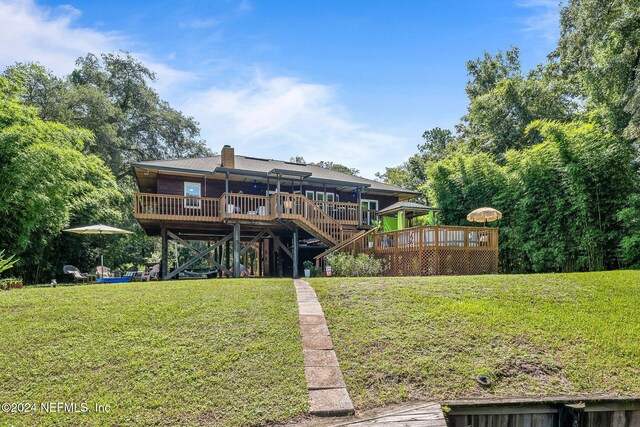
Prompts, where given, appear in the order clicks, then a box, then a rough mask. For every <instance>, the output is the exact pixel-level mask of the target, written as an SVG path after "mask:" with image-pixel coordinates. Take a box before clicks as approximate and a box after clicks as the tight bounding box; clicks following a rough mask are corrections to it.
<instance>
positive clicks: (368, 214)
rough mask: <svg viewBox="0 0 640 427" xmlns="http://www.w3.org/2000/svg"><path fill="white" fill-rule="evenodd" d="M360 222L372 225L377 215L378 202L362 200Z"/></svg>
mask: <svg viewBox="0 0 640 427" xmlns="http://www.w3.org/2000/svg"><path fill="white" fill-rule="evenodd" d="M361 202H362V222H363V223H365V224H367V225H372V224H373V221H374V220H375V219H376V215H377V213H378V201H377V200H368V199H362V200H361Z"/></svg>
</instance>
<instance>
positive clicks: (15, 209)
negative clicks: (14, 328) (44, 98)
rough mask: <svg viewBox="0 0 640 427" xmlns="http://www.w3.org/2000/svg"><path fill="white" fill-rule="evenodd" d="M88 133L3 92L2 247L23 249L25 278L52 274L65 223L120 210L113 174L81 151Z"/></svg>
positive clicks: (106, 216) (21, 269)
mask: <svg viewBox="0 0 640 427" xmlns="http://www.w3.org/2000/svg"><path fill="white" fill-rule="evenodd" d="M3 80H5V79H4V78H0V81H3ZM7 86H8V85H4V87H7ZM91 139H92V135H91V133H90V132H88V131H86V130H84V129H80V128H73V127H68V126H65V125H62V124H60V123H54V122H47V121H43V120H41V119H40V118H39V117H38V115H37V111H36V109H35V108H33V107H28V106H25V105H24V104H23V103H22V102H21V100H20V99H19V98H18V97H17V95H16V94H15V93H11V92H4V93H1V94H0V181H2V183H3V190H4V191H2V192H0V248H2V249H8V250H10V251H11V252H13V253H15V254H16V255H17V256H19V257H20V261H19V262H18V263H17V264H16V269H17V271H18V272H19V273H20V275H21V276H22V277H24V278H25V279H26V280H27V281H38V280H40V278H41V277H43V275H46V276H44V277H45V280H48V279H49V278H50V277H51V275H52V274H55V273H54V269H55V267H54V263H53V262H52V260H55V259H57V257H58V256H59V255H60V253H59V252H58V251H56V247H55V240H56V238H57V237H58V236H59V235H60V233H61V231H62V229H63V228H65V227H66V226H68V225H69V224H71V223H72V222H74V221H76V220H80V219H84V218H91V219H93V220H100V219H116V220H117V219H118V218H119V216H120V215H119V211H118V203H119V202H120V200H121V196H120V194H119V192H118V188H117V186H116V183H115V179H114V177H113V175H112V174H111V172H110V171H109V169H108V168H107V167H105V165H104V163H103V162H102V161H101V160H100V159H99V158H98V157H96V156H94V155H87V154H84V153H83V151H82V150H83V147H84V146H85V144H87V143H88V141H91ZM61 266H62V264H60V267H61Z"/></svg>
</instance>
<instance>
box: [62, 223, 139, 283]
mask: <svg viewBox="0 0 640 427" xmlns="http://www.w3.org/2000/svg"><path fill="white" fill-rule="evenodd" d="M63 231H68V232H69V233H76V234H100V235H105V234H133V231H128V230H123V229H121V228H115V227H109V226H108V225H103V224H98V225H88V226H86V227H77V228H68V229H66V230H63ZM100 271H101V272H102V274H103V275H104V250H103V251H102V254H101V255H100ZM103 277H104V276H103Z"/></svg>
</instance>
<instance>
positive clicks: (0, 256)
mask: <svg viewBox="0 0 640 427" xmlns="http://www.w3.org/2000/svg"><path fill="white" fill-rule="evenodd" d="M17 261H18V260H17V259H15V255H11V256H10V257H9V258H5V257H4V250H1V251H0V273H2V272H3V271H6V270H8V269H10V268H11V267H13V264H15V263H16V262H17Z"/></svg>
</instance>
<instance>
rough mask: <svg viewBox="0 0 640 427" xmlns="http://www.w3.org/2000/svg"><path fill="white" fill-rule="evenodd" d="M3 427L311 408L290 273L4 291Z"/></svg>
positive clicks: (225, 416) (0, 295)
mask: <svg viewBox="0 0 640 427" xmlns="http://www.w3.org/2000/svg"><path fill="white" fill-rule="evenodd" d="M0 313H1V314H2V317H1V319H2V321H1V322H0V367H1V368H0V402H16V403H22V402H29V403H37V404H40V403H43V402H67V403H69V402H72V401H73V402H76V403H77V404H78V408H79V409H80V408H81V406H80V405H81V403H86V404H87V405H88V406H89V408H90V409H91V410H92V411H93V410H94V408H95V406H94V405H95V404H96V403H97V404H103V405H109V407H110V412H108V413H106V412H103V413H94V412H89V413H80V414H70V413H49V414H47V413H44V412H42V410H41V408H40V407H38V411H37V412H32V413H30V414H21V415H8V414H6V413H2V412H0V425H5V424H13V425H16V426H26V425H56V424H57V425H256V424H264V423H267V422H270V421H278V420H285V419H288V418H291V417H295V416H299V415H300V414H303V413H305V412H307V411H308V403H307V400H308V395H307V390H306V382H305V378H304V368H303V360H302V359H303V357H302V350H301V347H300V331H299V327H298V321H297V306H296V299H295V291H294V288H293V285H292V282H291V279H281V280H201V281H184V282H166V283H163V282H161V283H132V284H118V285H89V286H75V287H58V288H55V289H52V288H32V289H29V288H25V289H22V290H12V291H9V292H0Z"/></svg>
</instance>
